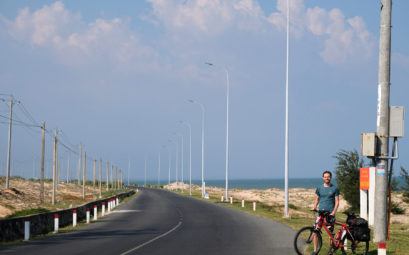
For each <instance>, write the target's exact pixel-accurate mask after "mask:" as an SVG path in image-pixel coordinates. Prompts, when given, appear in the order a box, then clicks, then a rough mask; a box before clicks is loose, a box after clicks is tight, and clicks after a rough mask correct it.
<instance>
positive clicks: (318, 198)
mask: <svg viewBox="0 0 409 255" xmlns="http://www.w3.org/2000/svg"><path fill="white" fill-rule="evenodd" d="M319 200H320V196H318V195H317V197H316V198H315V201H314V206H313V207H312V210H317V206H318V201H319Z"/></svg>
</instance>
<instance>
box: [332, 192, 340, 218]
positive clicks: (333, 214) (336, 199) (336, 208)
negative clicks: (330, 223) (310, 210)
mask: <svg viewBox="0 0 409 255" xmlns="http://www.w3.org/2000/svg"><path fill="white" fill-rule="evenodd" d="M338 206H339V196H336V197H335V206H334V210H333V211H332V213H331V215H332V216H335V213H336V212H337V211H338Z"/></svg>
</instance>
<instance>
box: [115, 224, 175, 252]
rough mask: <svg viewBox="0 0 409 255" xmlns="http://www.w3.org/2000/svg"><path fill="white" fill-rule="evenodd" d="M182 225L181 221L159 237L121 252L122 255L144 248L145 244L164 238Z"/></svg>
mask: <svg viewBox="0 0 409 255" xmlns="http://www.w3.org/2000/svg"><path fill="white" fill-rule="evenodd" d="M181 225H182V222H181V221H179V223H178V224H177V225H176V226H174V227H173V228H172V229H171V230H169V231H168V232H166V233H163V234H162V235H160V236H157V237H155V238H153V239H151V240H149V241H147V242H145V243H143V244H141V245H138V246H136V247H135V248H132V249H130V250H128V251H126V252H124V253H121V255H126V254H128V253H131V252H133V251H136V250H138V249H140V248H142V247H143V246H145V245H147V244H150V243H152V242H154V241H156V240H158V239H160V238H162V237H164V236H167V235H169V234H170V233H172V232H173V231H175V230H176V229H177V228H178V227H180V226H181Z"/></svg>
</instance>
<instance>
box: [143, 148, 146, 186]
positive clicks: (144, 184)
mask: <svg viewBox="0 0 409 255" xmlns="http://www.w3.org/2000/svg"><path fill="white" fill-rule="evenodd" d="M143 187H146V155H145V181H144V183H143Z"/></svg>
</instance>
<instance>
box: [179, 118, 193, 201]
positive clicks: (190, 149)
mask: <svg viewBox="0 0 409 255" xmlns="http://www.w3.org/2000/svg"><path fill="white" fill-rule="evenodd" d="M179 122H180V123H181V124H184V125H186V126H187V127H188V128H189V194H190V195H192V126H191V125H190V123H189V122H187V121H179Z"/></svg>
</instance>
